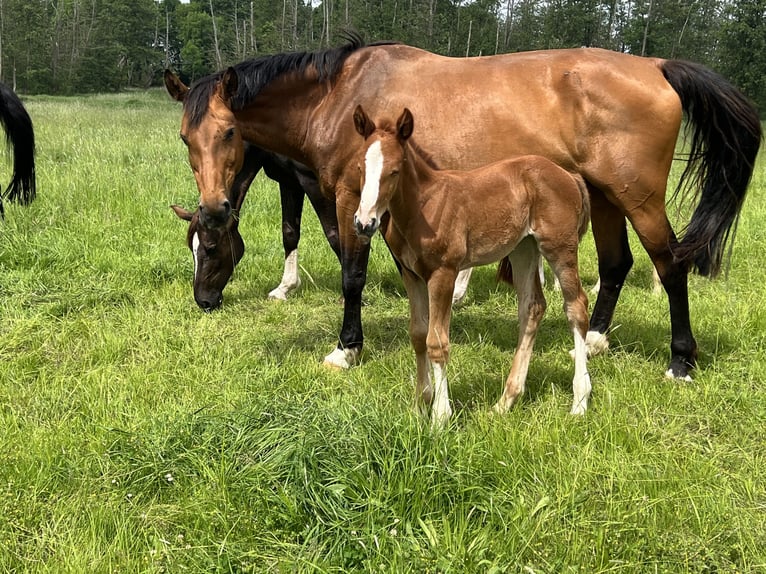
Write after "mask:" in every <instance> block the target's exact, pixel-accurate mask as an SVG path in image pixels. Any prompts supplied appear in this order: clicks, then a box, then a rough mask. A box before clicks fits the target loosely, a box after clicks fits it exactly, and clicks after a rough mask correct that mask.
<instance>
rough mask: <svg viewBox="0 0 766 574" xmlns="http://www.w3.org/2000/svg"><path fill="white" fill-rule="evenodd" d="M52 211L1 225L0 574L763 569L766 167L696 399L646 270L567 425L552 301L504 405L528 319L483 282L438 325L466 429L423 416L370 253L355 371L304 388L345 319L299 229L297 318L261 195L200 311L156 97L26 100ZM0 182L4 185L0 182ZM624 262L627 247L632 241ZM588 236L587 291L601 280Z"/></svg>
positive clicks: (393, 302)
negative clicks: (208, 310)
mask: <svg viewBox="0 0 766 574" xmlns="http://www.w3.org/2000/svg"><path fill="white" fill-rule="evenodd" d="M27 106H28V109H29V112H30V114H31V115H32V117H33V120H34V122H35V127H36V131H37V138H38V149H39V155H38V177H39V197H38V200H37V201H36V202H35V203H34V204H32V205H31V206H29V207H28V208H20V207H16V206H8V207H7V214H6V221H5V222H4V223H2V224H0V572H39V573H67V572H72V573H75V572H77V573H79V572H131V573H132V572H147V573H148V572H203V571H204V572H238V573H239V572H241V573H244V572H354V571H370V572H373V571H374V572H519V573H526V574H540V573H548V572H550V573H553V572H556V573H559V572H573V573H574V572H589V573H591V572H594V573H595V572H620V573H633V572H636V573H638V572H642V573H643V572H652V573H654V572H658V573H659V572H668V573H672V572H694V573H713V572H717V573H723V572H756V571H762V570H763V569H764V568H766V544H765V543H764V542H763V541H764V540H766V486H764V485H766V442H764V439H763V429H764V421H765V420H766V395H765V392H764V380H765V379H766V353H765V352H764V351H765V350H766V349H765V347H766V345H765V342H766V291H765V290H764V288H763V285H764V283H765V282H766V271H764V269H765V268H766V255H764V254H766V232H764V229H766V200H764V191H765V190H766V160H764V159H763V157H761V158H760V161H759V163H758V166H757V170H756V174H755V177H754V181H753V184H752V187H751V190H750V197H749V199H748V201H747V203H746V205H745V209H744V212H743V215H742V220H741V223H740V227H739V231H738V237H737V243H736V245H735V249H734V258H733V263H732V267H731V271H730V273H729V276H728V278H727V279H725V280H720V281H716V282H709V281H707V280H703V279H700V278H698V277H692V278H691V279H690V299H691V301H690V305H691V310H692V324H693V327H694V329H695V334H696V336H697V339H698V342H699V344H700V361H699V369H698V370H697V371H696V372H695V380H694V382H693V383H678V382H674V381H669V380H666V379H665V378H664V376H663V373H664V371H665V368H666V363H667V360H668V355H669V351H668V345H669V332H670V326H669V318H668V311H667V301H666V299H665V298H664V297H653V296H652V295H651V294H650V289H651V268H650V265H649V261H648V259H647V258H646V256H645V254H644V253H643V251H642V250H641V249H640V247H638V246H637V244H635V242H634V253H635V254H636V265H635V267H634V270H633V271H632V273H631V275H630V277H629V280H628V285H627V286H626V288H625V289H624V291H623V295H622V297H621V300H620V303H619V305H618V308H617V313H616V316H615V331H614V333H613V335H612V338H611V344H612V348H611V350H610V353H609V354H608V355H606V356H604V357H599V358H596V359H593V360H592V361H591V365H590V370H591V373H592V376H593V381H594V391H593V397H592V401H591V409H590V410H589V412H588V414H587V416H585V417H584V418H581V419H579V418H572V417H570V416H569V415H568V414H567V413H568V410H569V405H570V403H571V388H570V381H571V375H572V370H571V369H572V366H571V363H570V359H569V356H568V354H567V352H566V351H567V349H569V346H570V343H571V341H570V335H569V334H568V332H567V328H566V324H565V321H564V318H563V314H562V313H561V311H560V308H561V300H560V297H559V295H558V294H557V293H555V292H553V291H552V290H549V289H548V290H546V293H547V296H548V299H549V303H550V305H549V311H548V314H547V316H546V318H545V320H544V322H543V327H542V332H541V333H540V336H539V338H538V342H537V345H536V353H535V355H534V357H533V360H532V365H531V369H530V377H529V386H528V392H527V394H526V395H525V398H524V400H523V401H522V403H521V404H520V405H519V406H518V407H517V408H515V409H514V410H513V411H512V412H511V413H509V414H508V416H504V417H493V416H490V415H489V414H488V411H489V407H490V406H491V405H492V404H493V402H494V401H495V400H496V399H497V397H498V396H499V394H500V391H501V387H502V383H503V381H504V379H505V376H506V375H507V371H508V369H509V367H510V362H511V357H512V350H513V348H514V345H515V340H516V326H515V318H514V316H515V296H514V294H513V292H511V291H509V290H508V289H506V288H505V287H504V286H498V285H496V284H495V283H494V279H493V273H494V271H493V270H492V269H480V270H478V271H477V272H476V273H475V275H474V279H473V281H472V284H471V286H470V288H469V296H468V300H467V302H466V304H465V305H464V306H463V307H461V308H460V309H459V310H458V311H457V312H456V313H455V316H454V319H453V341H454V343H455V345H454V350H453V360H452V362H451V364H450V374H451V390H452V396H453V400H454V403H455V405H456V407H457V408H456V417H455V419H454V421H453V422H452V423H451V425H450V428H449V429H448V430H447V431H446V432H443V433H439V434H432V433H431V432H430V431H429V428H428V425H427V424H424V423H423V422H422V421H420V420H418V418H417V417H415V415H414V414H412V412H411V410H412V409H411V406H412V395H413V389H412V377H413V373H414V357H413V354H412V351H411V350H410V347H409V341H408V338H407V328H406V324H407V320H406V316H407V303H406V300H405V299H404V297H403V293H404V290H403V287H402V285H401V282H400V280H399V278H398V276H397V275H396V271H395V268H394V265H393V264H392V263H391V261H390V259H389V257H388V254H387V251H386V249H385V248H384V246H383V245H382V243H380V242H379V241H375V242H373V254H372V257H371V265H370V271H369V275H368V277H369V281H368V286H367V288H366V289H365V302H366V306H365V308H364V310H363V321H364V325H365V333H366V337H367V339H366V350H365V354H364V363H363V364H362V365H361V366H360V367H358V368H355V369H352V370H350V371H348V372H342V373H337V372H330V371H327V370H325V369H324V368H322V367H321V365H320V364H319V360H320V358H321V357H323V356H324V355H325V354H326V353H327V352H329V351H330V350H331V349H332V348H333V346H334V344H335V341H336V337H337V331H338V329H339V326H340V320H341V315H342V307H341V306H340V305H339V303H338V299H339V296H340V273H339V267H338V264H337V261H336V259H335V257H334V255H333V254H332V252H331V250H330V248H329V247H328V246H327V244H326V243H325V242H324V239H323V238H322V234H321V230H320V228H319V225H318V222H317V221H316V217H315V216H314V215H313V213H311V212H310V211H309V210H308V209H307V212H306V214H305V216H304V219H305V222H304V223H305V224H304V227H305V229H304V239H303V241H302V251H301V266H302V276H303V281H304V282H303V286H302V287H301V290H300V291H299V292H298V293H296V294H294V295H293V296H292V298H291V299H290V300H289V301H288V302H287V303H285V304H278V303H274V302H269V301H267V300H266V299H265V296H266V294H267V293H268V291H269V290H270V289H271V288H273V287H274V286H275V285H276V283H278V281H279V277H280V274H281V266H282V248H281V241H280V235H279V228H280V225H279V221H280V219H279V218H280V216H279V199H278V195H277V191H276V186H275V185H274V184H273V183H272V182H270V181H268V180H266V179H264V178H263V176H259V178H258V180H257V181H256V183H255V185H254V189H253V190H252V191H251V192H250V195H249V197H248V202H247V203H248V204H247V206H246V213H245V214H244V216H243V220H242V232H243V236H244V238H245V241H246V243H247V253H246V255H245V258H244V259H243V261H242V263H241V265H240V267H239V268H238V270H237V273H236V274H235V277H234V280H233V281H232V283H231V284H230V285H229V286H228V287H227V289H226V291H225V297H226V300H225V304H224V308H223V309H222V310H221V311H219V312H215V313H212V314H203V313H201V312H200V311H199V310H198V309H197V308H196V306H195V305H194V302H193V299H192V293H191V285H190V280H191V258H190V255H189V253H188V250H187V249H186V246H185V242H184V238H185V224H184V223H182V222H181V221H179V220H178V219H177V218H176V217H175V216H174V215H173V213H172V212H171V211H170V209H168V206H169V205H170V204H171V203H182V204H184V205H186V206H187V207H191V206H192V205H193V204H194V202H195V200H196V187H195V185H194V181H193V178H192V176H191V171H190V170H189V168H188V164H187V160H186V157H185V149H184V148H183V146H182V145H181V143H180V142H179V141H178V136H177V132H178V126H179V121H180V109H179V107H178V106H177V105H176V104H175V103H173V102H171V101H170V100H169V98H167V96H165V94H164V93H163V92H148V93H130V94H121V95H109V96H92V97H81V98H51V97H36V98H30V99H28V100H27ZM3 173H5V174H6V175H4V176H3V177H4V178H5V179H7V177H8V174H7V172H3ZM634 239H635V238H632V240H634ZM595 269H596V265H595V258H594V254H593V245H592V241H591V240H590V239H589V238H586V240H585V242H584V244H583V247H582V270H583V276H584V278H585V280H586V282H588V283H593V282H595V279H596V276H595Z"/></svg>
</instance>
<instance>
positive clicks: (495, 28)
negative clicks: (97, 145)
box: [0, 0, 766, 109]
mask: <svg viewBox="0 0 766 574" xmlns="http://www.w3.org/2000/svg"><path fill="white" fill-rule="evenodd" d="M765 12H766V5H764V1H763V0H750V1H748V2H730V1H728V0H587V1H581V0H553V1H541V0H468V1H466V0H407V1H404V2H402V1H400V0H343V1H342V2H338V1H334V0H325V1H324V2H316V1H314V2H309V1H308V0H284V1H282V2H274V1H273V0H212V1H211V0H191V1H190V2H189V3H185V4H181V3H180V2H179V0H139V1H133V0H55V1H51V0H34V1H31V2H30V1H27V0H3V2H2V3H0V32H2V35H1V37H2V42H1V43H0V48H1V49H2V50H1V51H0V81H4V82H6V83H8V84H11V85H15V87H16V88H17V89H18V90H19V91H21V92H24V93H60V94H71V93H87V92H104V91H116V90H120V89H123V88H126V87H141V88H143V87H146V86H147V85H150V84H151V83H158V82H159V81H160V78H161V72H162V70H163V68H166V67H170V68H172V69H174V70H175V71H176V72H179V73H180V74H181V75H182V77H183V79H184V80H186V81H192V80H193V79H196V78H199V77H200V76H202V75H205V74H208V73H210V72H213V71H215V70H216V69H217V68H218V67H219V66H226V65H230V64H234V63H236V62H239V61H242V60H245V59H247V58H250V57H254V56H257V55H259V54H271V53H277V52H288V51H300V50H315V49H319V48H322V47H326V46H329V45H335V44H337V43H339V42H340V37H341V33H342V32H343V31H344V30H349V29H353V30H356V31H358V32H360V33H361V34H362V35H363V36H364V37H365V38H366V39H367V40H369V41H376V40H396V41H399V42H404V43H407V44H411V45H414V46H418V47H421V48H424V49H427V50H431V51H433V52H436V53H439V54H445V55H449V56H456V57H463V56H476V55H490V54H496V53H501V52H513V51H522V50H536V49H551V48H571V47H579V46H594V47H602V48H607V49H610V50H618V51H626V52H630V53H633V54H642V55H647V56H657V57H662V58H682V59H689V60H694V61H697V62H701V63H703V64H706V65H709V66H711V67H713V68H714V69H717V70H719V71H722V72H723V73H725V74H726V75H727V76H728V77H731V78H733V79H734V81H735V82H737V84H738V85H739V86H741V87H742V88H743V89H744V90H746V92H747V93H748V94H749V95H750V96H751V97H752V98H753V99H755V100H756V101H757V102H758V103H759V104H760V105H761V109H763V107H764V105H766V85H765V83H764V80H763V78H764V77H766V71H765V70H764V69H763V68H764V64H763V62H764V58H762V57H759V55H760V54H762V53H763V49H764V44H766V22H764V13H765ZM214 23H215V33H214V29H213V24H214ZM216 40H217V41H216ZM219 58H220V60H219Z"/></svg>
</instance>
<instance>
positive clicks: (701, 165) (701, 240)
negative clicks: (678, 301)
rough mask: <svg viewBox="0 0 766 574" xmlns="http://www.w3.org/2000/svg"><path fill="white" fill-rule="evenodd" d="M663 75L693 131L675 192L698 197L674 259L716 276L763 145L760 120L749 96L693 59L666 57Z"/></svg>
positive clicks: (703, 272) (734, 229)
mask: <svg viewBox="0 0 766 574" xmlns="http://www.w3.org/2000/svg"><path fill="white" fill-rule="evenodd" d="M660 67H661V69H662V73H663V74H664V76H665V79H666V80H667V81H668V83H669V84H670V85H671V86H672V87H673V89H674V90H675V91H676V92H677V93H678V96H679V97H680V98H681V105H682V107H683V110H684V112H685V113H686V116H687V119H688V122H687V124H686V130H687V133H690V134H691V144H690V149H689V159H688V163H687V165H686V168H685V169H684V172H683V174H682V175H681V179H680V181H679V183H678V187H677V188H676V191H675V194H674V195H675V196H678V197H679V198H680V199H681V200H682V201H683V200H684V199H685V198H686V196H687V195H690V193H689V190H690V189H693V191H692V192H691V196H692V200H693V201H698V203H697V207H696V208H695V210H694V213H693V215H692V218H691V220H690V221H689V224H688V225H687V226H686V228H685V231H684V236H683V238H682V240H681V241H680V243H679V244H677V245H676V246H674V248H673V256H674V257H675V258H676V260H678V261H681V262H686V263H688V264H690V265H691V266H692V267H693V268H696V269H697V271H698V272H699V274H700V275H705V276H710V277H715V276H716V275H718V274H719V273H720V271H721V263H722V261H723V259H724V256H726V258H727V259H729V258H730V255H731V245H729V248H728V251H727V249H726V247H727V242H728V241H729V239H730V236H731V240H732V241H733V239H734V234H735V233H736V228H737V222H738V220H739V213H740V210H741V208H742V203H743V202H744V200H745V194H746V191H747V186H748V184H749V183H750V177H751V175H752V173H753V168H754V165H755V157H756V155H757V154H758V148H759V146H760V144H761V138H762V133H761V121H760V118H759V117H758V112H757V110H756V109H755V106H754V105H753V104H752V103H751V102H750V100H749V99H748V98H747V97H746V96H745V95H744V94H742V92H740V91H739V90H738V89H737V88H735V87H734V86H733V85H731V84H730V83H729V82H728V81H727V80H725V79H724V78H723V77H722V76H720V75H718V74H717V73H715V72H713V71H712V70H710V69H708V68H706V67H704V66H701V65H699V64H695V63H692V62H684V61H679V60H664V61H663V62H662V63H661V64H660Z"/></svg>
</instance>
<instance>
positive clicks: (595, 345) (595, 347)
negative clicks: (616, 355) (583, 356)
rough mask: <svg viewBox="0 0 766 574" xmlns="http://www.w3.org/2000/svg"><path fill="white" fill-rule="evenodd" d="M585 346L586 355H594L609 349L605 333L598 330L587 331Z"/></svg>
mask: <svg viewBox="0 0 766 574" xmlns="http://www.w3.org/2000/svg"><path fill="white" fill-rule="evenodd" d="M585 348H586V349H587V350H588V357H589V358H590V357H595V356H596V355H600V354H601V353H606V351H607V350H608V349H609V338H608V337H607V336H606V334H605V333H599V332H598V331H588V334H587V335H586V337H585Z"/></svg>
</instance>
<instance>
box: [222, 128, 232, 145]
mask: <svg viewBox="0 0 766 574" xmlns="http://www.w3.org/2000/svg"><path fill="white" fill-rule="evenodd" d="M233 137H234V128H229V129H228V130H226V133H224V134H223V140H224V141H227V142H228V141H231V138H233Z"/></svg>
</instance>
